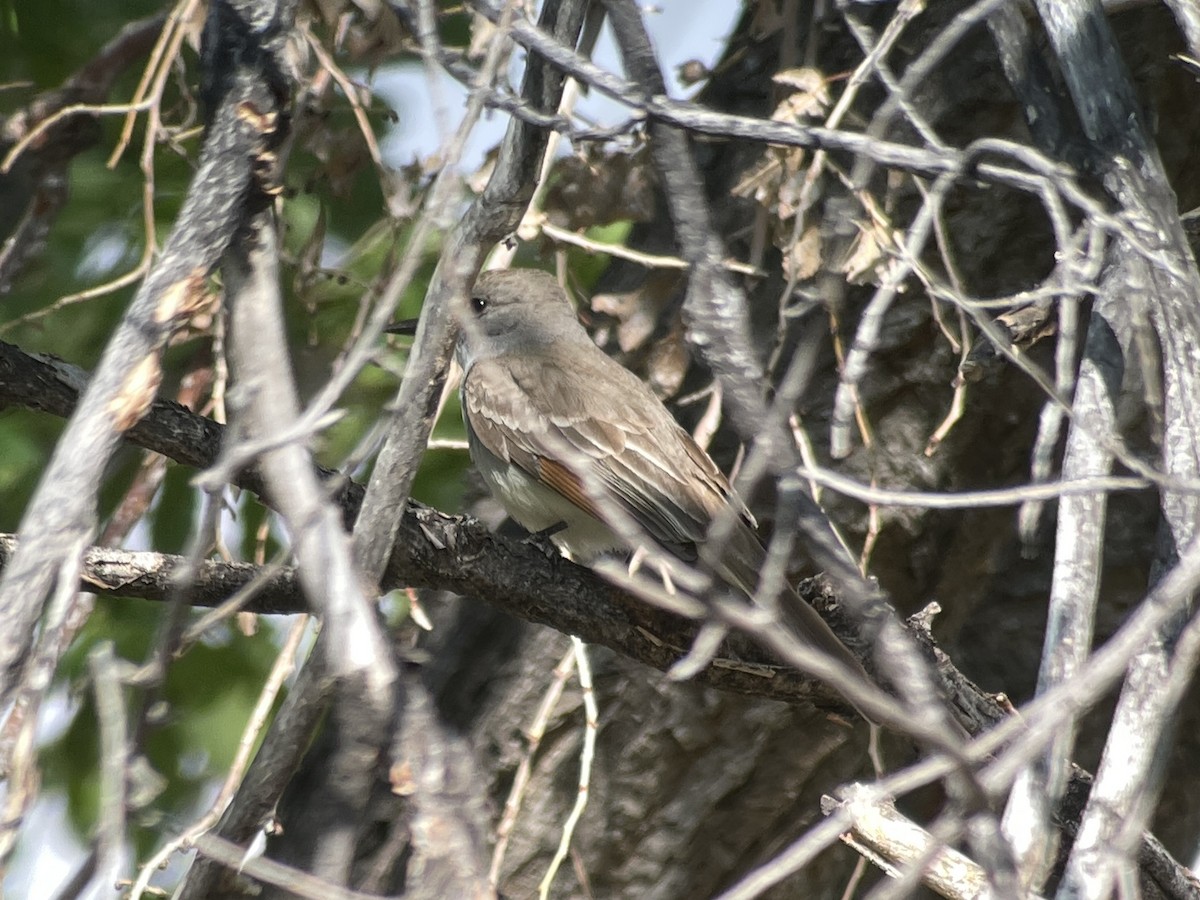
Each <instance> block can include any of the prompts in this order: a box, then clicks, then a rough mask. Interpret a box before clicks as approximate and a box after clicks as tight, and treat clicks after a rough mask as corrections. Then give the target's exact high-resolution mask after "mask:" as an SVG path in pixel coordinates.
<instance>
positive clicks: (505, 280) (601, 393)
mask: <svg viewBox="0 0 1200 900" xmlns="http://www.w3.org/2000/svg"><path fill="white" fill-rule="evenodd" d="M467 308H468V310H469V312H468V313H467V318H469V321H464V322H463V323H462V324H463V327H462V330H461V334H460V337H459V340H458V345H457V348H456V357H457V360H458V362H459V364H460V366H461V368H462V370H463V378H462V382H461V387H460V392H461V405H462V414H463V420H464V423H465V425H466V432H467V445H468V449H469V451H470V455H471V459H472V462H473V463H474V465H475V467H476V468H477V469H478V471H479V473H480V475H481V476H482V478H483V481H484V482H485V484H486V485H487V487H488V489H489V491H490V492H491V493H492V494H493V496H495V497H496V499H497V500H499V501H500V503H501V505H502V506H503V507H504V508H505V510H506V512H507V513H508V514H509V515H510V516H511V517H512V518H513V519H515V520H516V521H517V523H518V524H520V525H521V526H522V527H523V528H525V529H526V530H527V531H530V532H534V533H545V534H547V535H548V536H549V538H550V540H551V541H552V542H553V543H554V544H555V545H556V546H557V547H558V548H559V549H560V550H561V551H563V553H564V554H565V555H567V556H569V557H570V558H571V559H572V560H574V561H576V562H578V563H581V564H583V565H588V564H590V563H593V562H595V561H596V560H597V559H599V558H602V557H605V556H610V555H612V554H614V553H631V552H634V551H636V550H637V549H638V548H637V547H634V546H630V540H631V536H630V535H629V533H628V531H629V529H624V528H618V527H614V524H616V523H615V522H614V517H615V515H617V514H619V516H620V517H624V518H626V520H627V522H631V523H633V524H634V525H636V531H637V532H638V533H639V534H638V535H637V537H636V538H634V539H649V540H650V541H652V542H653V543H654V544H655V545H657V548H658V549H660V550H662V551H665V553H666V554H667V556H668V557H673V558H676V559H680V560H684V561H692V560H695V559H696V558H697V557H698V556H700V555H701V551H702V550H703V549H705V548H704V544H705V542H706V541H707V540H708V539H709V531H710V528H711V527H712V525H713V523H714V522H716V521H717V520H718V519H720V518H722V517H725V518H732V520H733V522H732V526H733V527H732V529H731V530H729V529H728V528H727V529H726V530H727V531H728V537H727V539H726V540H725V541H724V542H723V545H722V546H721V547H719V548H717V552H715V553H708V554H705V559H708V560H711V561H712V563H713V568H714V570H715V573H716V574H717V575H718V576H719V577H720V578H721V579H722V580H724V581H726V582H728V584H729V585H730V586H731V587H733V588H735V589H736V590H737V591H739V592H740V593H742V594H743V595H745V597H747V598H753V597H754V594H755V591H756V589H757V587H758V581H759V576H760V573H761V570H762V566H763V563H764V561H765V559H766V550H765V548H764V545H763V543H762V541H761V540H760V539H759V536H758V534H757V531H756V528H755V521H754V518H753V516H752V515H751V513H750V511H749V510H748V509H747V507H746V504H745V503H744V502H743V501H742V499H741V498H740V497H739V496H738V494H737V492H736V491H735V490H734V488H733V487H732V485H731V484H730V482H729V480H728V478H727V477H726V476H725V474H724V473H723V472H722V471H721V469H720V468H719V467H718V466H717V464H716V463H715V462H714V461H713V460H712V458H711V457H710V456H709V455H708V453H707V452H705V450H704V449H703V448H701V447H700V445H699V444H698V443H696V441H695V440H694V439H693V437H692V435H691V434H690V433H688V431H687V430H686V429H684V428H683V427H682V426H681V425H680V424H679V423H678V422H677V421H676V420H675V418H674V417H673V416H672V415H671V413H670V412H669V411H668V410H667V408H666V407H665V406H664V405H663V403H662V401H660V400H659V398H658V397H657V396H655V394H654V393H653V391H651V390H650V388H649V387H648V386H647V385H646V384H645V383H644V382H643V381H642V380H641V379H639V378H638V377H637V376H636V375H634V374H633V373H632V372H630V371H629V370H628V369H626V368H625V367H624V366H622V365H621V364H620V363H619V362H617V361H616V360H615V359H613V358H612V357H610V356H608V355H607V354H606V353H604V351H603V350H601V349H600V348H599V347H598V346H597V345H596V344H595V343H594V342H593V340H592V338H591V336H590V335H589V334H588V332H587V330H586V329H585V328H584V326H583V324H582V323H581V322H580V320H579V318H578V317H577V315H576V313H575V310H574V308H573V307H572V305H571V302H570V299H569V298H568V296H567V293H566V291H565V290H564V289H563V288H562V287H561V286H560V285H559V283H558V282H557V281H556V280H555V278H554V277H553V276H551V275H550V274H548V273H546V272H542V271H540V270H535V269H504V270H492V271H487V272H484V273H483V274H481V275H480V276H479V278H478V279H477V280H476V281H475V284H474V287H473V289H472V290H471V291H470V295H469V298H468V304H467ZM709 549H711V548H709ZM782 600H783V601H786V607H787V613H788V621H789V623H790V624H791V626H792V627H793V628H794V630H795V631H796V632H797V636H798V637H800V638H801V639H802V640H804V641H805V642H807V643H808V644H809V646H812V647H815V648H817V649H819V650H821V651H823V652H824V653H826V654H828V655H829V656H832V657H833V658H834V659H836V660H838V661H839V662H840V663H842V664H843V665H844V666H848V667H850V668H851V669H852V670H854V671H855V672H858V673H862V672H863V668H862V664H861V663H860V662H859V661H858V659H857V658H856V657H855V656H854V655H853V654H852V653H851V652H850V651H849V649H848V648H847V647H846V646H845V645H844V644H843V643H842V642H841V641H840V640H839V639H838V638H837V636H836V635H835V634H834V633H833V631H832V630H831V629H830V628H829V626H828V625H827V624H826V622H825V621H824V619H822V618H821V616H820V615H819V614H818V613H817V612H816V610H814V609H813V608H812V607H811V606H810V605H809V604H807V603H806V602H804V600H803V599H802V598H801V597H800V596H799V595H798V594H797V593H796V592H795V590H794V589H793V588H792V587H791V586H790V585H788V586H787V587H786V588H785V590H784V597H783V598H782Z"/></svg>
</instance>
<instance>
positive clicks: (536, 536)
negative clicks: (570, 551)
mask: <svg viewBox="0 0 1200 900" xmlns="http://www.w3.org/2000/svg"><path fill="white" fill-rule="evenodd" d="M566 530H567V523H566V522H555V523H554V524H553V525H551V526H549V527H548V528H543V529H542V530H541V531H531V532H530V533H529V536H528V537H527V538H525V543H527V544H532V545H533V546H535V547H537V548H538V549H539V550H541V551H542V552H543V553H545V554H546V556H548V557H550V558H551V559H554V558H555V557H556V556H562V555H563V553H562V551H561V550H560V549H559V547H558V545H557V544H555V543H554V541H552V540H550V539H551V538H552V537H554V535H556V534H559V533H560V532H563V531H566Z"/></svg>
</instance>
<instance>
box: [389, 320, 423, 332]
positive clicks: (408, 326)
mask: <svg viewBox="0 0 1200 900" xmlns="http://www.w3.org/2000/svg"><path fill="white" fill-rule="evenodd" d="M419 321H420V320H419V319H401V320H400V321H399V322H393V323H392V324H391V325H389V326H388V327H387V328H385V329H383V331H384V333H385V334H407V335H414V334H416V333H417V322H419Z"/></svg>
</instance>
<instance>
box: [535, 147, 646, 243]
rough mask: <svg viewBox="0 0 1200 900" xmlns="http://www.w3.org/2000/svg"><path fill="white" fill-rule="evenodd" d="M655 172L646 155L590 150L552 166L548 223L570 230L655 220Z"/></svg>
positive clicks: (548, 200) (546, 201) (642, 152)
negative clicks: (623, 222)
mask: <svg viewBox="0 0 1200 900" xmlns="http://www.w3.org/2000/svg"><path fill="white" fill-rule="evenodd" d="M654 179H655V176H654V170H653V167H652V166H651V165H650V159H649V156H648V154H647V153H646V152H645V151H644V150H642V149H639V150H635V151H634V152H633V153H626V152H604V151H602V150H592V149H589V150H586V151H584V152H583V153H581V154H579V155H576V156H571V157H568V158H566V159H564V160H561V161H560V162H558V163H557V164H556V165H555V167H554V173H553V180H552V183H551V185H550V189H549V190H548V191H547V192H546V200H545V210H546V215H547V217H548V218H549V220H550V221H551V222H552V223H554V224H555V225H558V226H560V227H562V228H566V229H568V230H570V231H580V230H582V229H584V228H588V227H591V226H593V225H607V224H609V223H611V222H620V221H632V222H649V221H651V220H652V219H653V218H654Z"/></svg>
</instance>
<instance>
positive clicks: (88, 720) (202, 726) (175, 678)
mask: <svg viewBox="0 0 1200 900" xmlns="http://www.w3.org/2000/svg"><path fill="white" fill-rule="evenodd" d="M165 615H166V609H165V607H164V606H163V605H162V604H158V603H148V602H145V601H140V600H113V599H104V600H102V601H99V602H98V603H97V605H96V609H95V611H94V612H93V614H92V616H91V618H90V619H89V621H88V623H87V625H86V626H85V627H84V629H83V631H82V633H81V634H80V636H79V638H78V639H77V640H76V642H75V644H74V645H73V646H72V648H71V650H70V652H69V653H68V655H67V657H66V658H65V660H64V664H63V666H62V668H61V670H60V673H59V674H60V677H61V678H62V679H63V680H64V681H65V683H67V684H69V685H70V686H71V688H70V690H71V692H72V695H73V698H74V700H75V701H76V704H77V707H76V709H75V710H74V715H73V716H72V718H71V721H70V724H69V726H68V727H67V728H66V730H65V731H64V732H63V734H62V735H61V736H60V737H59V738H58V739H57V740H55V741H53V742H51V743H49V744H47V745H46V746H44V747H43V748H42V751H41V752H42V762H43V774H44V777H45V785H46V787H48V788H50V789H55V790H60V791H62V792H64V793H65V795H66V797H67V799H68V804H69V809H70V813H71V821H72V823H73V824H74V826H75V828H76V830H77V831H78V833H79V835H80V836H81V837H85V836H87V835H89V834H90V833H91V831H92V829H93V828H94V827H95V823H96V815H97V812H98V802H99V796H98V779H97V771H96V769H97V762H98V747H99V735H98V734H97V724H96V713H95V708H94V701H93V696H92V694H91V688H90V685H89V684H88V681H87V678H86V673H87V657H88V654H89V652H90V651H91V650H92V648H94V647H95V646H96V644H97V643H98V642H100V641H112V642H113V643H114V645H115V647H116V652H117V656H118V657H119V658H121V659H124V660H127V661H128V662H130V663H134V664H138V665H140V664H142V663H145V662H147V661H148V659H149V655H150V653H151V648H152V647H153V646H154V643H155V637H156V635H157V633H158V631H159V629H160V628H162V627H163V624H164V621H163V620H164V616H165ZM198 615H199V613H191V614H189V616H190V617H192V618H195V617H196V616H198ZM272 635H273V629H272V628H271V627H269V626H267V627H265V628H262V629H260V630H259V632H258V633H257V634H254V635H252V636H246V635H243V634H241V633H240V632H238V631H237V630H236V629H234V628H233V627H232V626H230V625H228V624H226V625H221V626H218V627H217V628H216V629H214V631H213V632H212V633H211V634H210V635H209V636H207V637H206V638H205V640H204V641H202V642H201V643H199V644H196V645H194V646H192V647H191V648H190V649H189V650H188V651H187V652H186V653H185V654H183V655H182V656H181V657H179V658H178V659H174V660H172V662H171V664H170V666H169V667H168V669H167V680H166V684H165V686H164V688H163V693H162V699H163V701H165V703H164V704H163V705H162V706H161V707H159V708H156V711H155V712H156V714H155V715H154V716H153V721H154V722H155V723H156V724H155V725H153V726H152V728H151V730H150V733H149V735H148V739H147V740H146V742H145V747H146V751H147V757H148V761H149V764H150V766H151V767H152V768H153V770H154V771H155V772H157V773H158V774H159V775H161V776H162V777H163V778H164V779H165V781H164V782H163V785H164V789H163V791H162V793H161V795H159V796H157V797H154V798H153V805H152V807H151V808H149V809H147V810H143V811H142V813H141V815H140V817H139V816H136V815H135V818H140V820H141V823H142V825H143V827H144V828H145V829H146V830H145V831H144V832H143V833H142V834H141V835H140V836H139V841H140V844H141V846H140V849H141V851H142V852H145V851H146V850H147V849H149V847H150V846H151V845H153V844H154V843H155V842H156V840H157V837H156V835H157V834H158V832H156V831H155V827H156V826H157V825H158V824H159V819H161V817H163V816H167V817H169V818H170V819H172V820H182V819H183V818H184V817H185V816H187V815H188V814H190V813H192V812H193V809H194V806H195V804H196V803H197V802H198V800H199V799H200V797H201V793H202V791H203V789H204V788H205V786H206V785H207V784H208V783H209V782H210V780H212V779H215V778H219V777H221V776H222V775H223V774H224V772H225V771H226V770H227V769H228V767H229V765H230V763H231V762H232V760H233V754H234V753H235V752H236V750H237V743H238V740H239V739H240V737H241V733H242V730H243V728H244V727H245V724H246V720H247V718H248V715H249V712H250V709H251V708H252V707H253V705H254V703H255V701H256V699H257V696H258V691H259V688H260V686H261V684H262V683H263V681H264V680H265V678H266V676H267V673H268V672H269V671H270V667H271V665H272V663H273V661H274V659H275V656H276V653H277V648H276V646H275V641H274V640H273V637H272ZM125 693H126V701H127V703H128V704H129V707H130V709H131V710H133V711H136V709H137V702H138V700H139V698H142V700H143V702H144V701H145V699H146V698H147V697H148V696H152V695H143V694H141V693H140V692H134V691H126V692H125Z"/></svg>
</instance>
